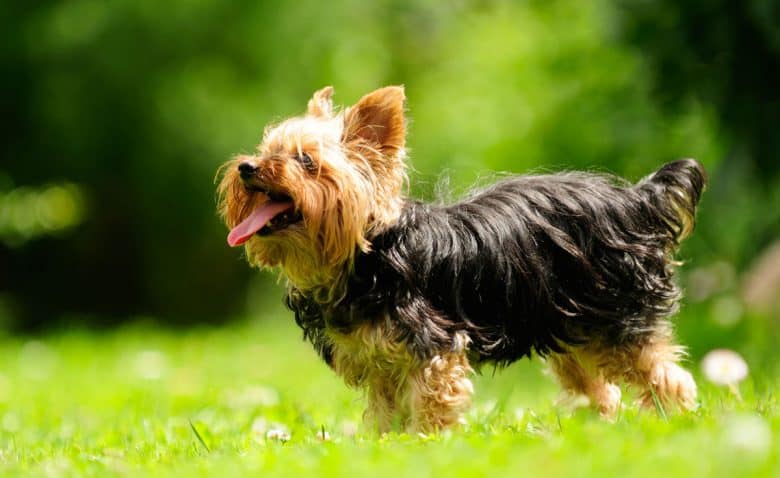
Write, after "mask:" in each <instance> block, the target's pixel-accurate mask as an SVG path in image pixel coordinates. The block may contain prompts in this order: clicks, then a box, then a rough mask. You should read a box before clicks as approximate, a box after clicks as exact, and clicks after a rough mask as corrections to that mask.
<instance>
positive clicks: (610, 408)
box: [547, 350, 621, 420]
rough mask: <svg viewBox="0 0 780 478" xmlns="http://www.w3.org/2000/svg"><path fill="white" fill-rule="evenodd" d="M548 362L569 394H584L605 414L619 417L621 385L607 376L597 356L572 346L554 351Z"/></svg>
mask: <svg viewBox="0 0 780 478" xmlns="http://www.w3.org/2000/svg"><path fill="white" fill-rule="evenodd" d="M547 362H548V364H549V365H550V369H551V370H552V372H553V373H554V374H555V376H556V377H557V378H558V381H559V382H560V384H561V387H563V390H564V393H565V394H566V395H567V396H568V397H566V398H574V397H576V396H579V395H584V396H586V397H588V399H589V400H590V402H591V405H593V406H594V407H595V408H596V409H597V410H598V411H599V414H601V416H602V417H604V418H606V419H608V420H612V419H614V418H615V416H616V415H617V412H618V410H619V409H620V403H621V401H620V398H621V392H620V387H619V386H617V385H616V384H614V383H612V382H610V381H609V380H608V379H607V377H606V376H605V374H604V372H603V370H601V368H600V367H599V366H598V362H597V360H596V357H591V356H590V355H589V354H587V353H586V352H584V351H582V350H571V351H568V352H564V353H554V354H551V355H550V356H549V357H548V358H547ZM561 401H562V400H561ZM559 402H560V401H559Z"/></svg>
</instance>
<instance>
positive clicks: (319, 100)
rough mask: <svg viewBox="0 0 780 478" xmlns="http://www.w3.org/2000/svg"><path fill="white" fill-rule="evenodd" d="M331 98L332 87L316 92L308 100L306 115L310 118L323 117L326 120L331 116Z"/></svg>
mask: <svg viewBox="0 0 780 478" xmlns="http://www.w3.org/2000/svg"><path fill="white" fill-rule="evenodd" d="M332 96H333V87H332V86H326V87H325V88H323V89H321V90H318V91H316V92H315V93H314V95H312V97H311V99H310V100H309V107H308V109H307V113H308V114H309V115H310V116H324V117H326V118H330V117H331V116H333V100H332V99H331V97H332Z"/></svg>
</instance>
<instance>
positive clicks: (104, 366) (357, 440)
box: [0, 308, 780, 478]
mask: <svg viewBox="0 0 780 478" xmlns="http://www.w3.org/2000/svg"><path fill="white" fill-rule="evenodd" d="M686 314H687V315H686V316H685V317H683V319H682V320H681V324H682V325H681V335H682V336H683V340H684V341H686V342H687V343H689V344H691V345H692V349H691V350H692V360H691V363H689V366H690V367H691V368H692V369H693V370H694V373H695V374H696V375H697V379H698V380H699V384H700V390H701V407H700V409H699V410H698V411H697V412H696V413H693V414H689V415H686V416H670V417H668V418H662V417H659V416H658V415H657V414H655V413H647V412H645V413H640V412H638V411H637V410H635V409H634V408H633V407H631V406H630V405H627V406H626V407H625V409H624V410H623V411H622V413H621V415H620V417H619V419H618V420H617V422H616V423H605V422H604V421H602V420H600V419H599V417H598V416H597V415H596V414H594V413H593V412H591V411H589V410H587V409H579V410H576V411H573V412H572V411H569V410H558V409H556V408H555V407H554V406H553V402H554V400H555V398H556V395H557V389H556V386H555V384H554V383H553V382H552V380H551V379H550V378H549V377H547V376H546V375H544V373H543V367H542V366H541V364H540V363H539V361H534V362H529V361H525V362H522V363H518V364H515V365H513V366H512V367H510V368H508V369H506V370H502V371H497V372H496V373H495V374H494V373H493V370H492V369H485V370H483V374H482V375H481V376H479V377H477V378H476V380H475V384H476V388H477V396H476V401H475V406H474V409H473V411H472V413H471V414H470V415H469V417H468V425H466V426H465V427H464V428H462V429H460V430H456V431H452V432H448V433H444V434H440V435H434V436H417V435H412V436H409V435H403V434H391V435H387V436H384V437H381V438H377V437H374V436H372V435H371V434H370V433H367V431H366V430H364V429H363V428H362V427H361V426H360V416H361V412H362V406H363V401H362V398H361V395H360V394H359V393H358V392H356V391H354V390H349V389H347V388H345V387H344V386H343V385H342V384H341V383H340V382H339V380H338V379H337V378H336V377H334V376H333V374H332V373H331V372H330V371H329V370H328V369H327V368H326V366H325V365H324V364H322V363H321V362H320V361H319V360H318V359H317V357H316V356H315V354H314V352H313V351H312V350H311V349H310V348H309V347H308V346H307V344H305V343H303V342H301V341H300V336H299V331H298V330H297V329H296V327H295V326H294V324H293V322H292V319H291V317H289V315H288V314H287V313H286V312H284V311H282V310H280V309H279V310H277V309H274V310H272V311H269V312H268V313H267V314H264V315H265V317H264V320H245V321H242V322H239V323H238V324H236V325H233V326H229V327H222V328H202V327H201V328H196V329H187V330H184V331H178V330H166V329H161V328H159V327H156V326H154V325H151V324H149V323H144V322H139V323H136V324H134V325H131V326H126V327H124V328H121V329H118V330H114V331H110V332H94V331H93V332H89V331H80V330H77V331H59V332H54V333H51V334H48V335H45V336H42V337H7V338H4V339H0V363H2V366H1V367H0V474H2V475H19V476H55V477H56V476H101V477H102V476H220V477H222V476H249V475H255V476H269V475H282V476H296V477H297V476H305V475H314V476H322V475H329V476H371V477H372V478H379V477H383V476H391V477H394V478H399V477H404V478H413V477H418V476H447V477H457V476H525V475H531V476H615V475H620V476H628V477H633V476H659V475H678V476H682V475H685V476H696V477H698V476H738V475H743V476H780V452H779V451H778V449H779V448H780V399H778V393H777V390H778V384H779V383H780V356H778V354H777V353H776V351H775V347H776V345H777V343H778V341H777V339H778V332H777V324H776V323H775V324H772V323H771V322H768V321H759V320H757V319H756V320H753V321H751V320H750V319H744V320H743V321H742V323H740V324H737V325H730V326H729V327H730V328H723V327H721V328H718V326H716V325H713V323H712V322H711V321H710V320H708V318H707V311H706V310H705V309H703V308H702V309H701V310H699V309H695V308H689V309H688V310H687V311H686ZM701 330H707V331H708V333H706V334H705V333H702V332H700V331H701ZM724 341H725V342H726V343H727V344H729V345H730V346H732V347H733V348H735V349H737V350H739V351H740V353H742V354H743V355H745V357H746V358H747V359H748V362H749V363H750V365H751V376H750V377H749V378H748V379H747V380H746V381H745V382H743V383H742V384H741V386H740V391H741V394H742V400H741V401H740V400H738V399H737V398H736V397H735V396H734V395H733V394H731V393H730V392H729V391H728V390H727V389H723V388H719V387H716V386H715V385H712V384H708V383H706V381H705V379H704V378H703V377H702V376H701V373H700V371H699V366H698V361H699V359H700V357H701V354H702V353H703V352H706V350H707V347H710V346H711V344H713V343H714V344H717V343H719V342H724ZM629 400H630V397H629ZM323 430H324V431H325V432H326V438H327V439H326V440H322V439H321V438H322V431H323ZM286 434H288V435H289V439H286V438H287V437H286V436H285V435H286Z"/></svg>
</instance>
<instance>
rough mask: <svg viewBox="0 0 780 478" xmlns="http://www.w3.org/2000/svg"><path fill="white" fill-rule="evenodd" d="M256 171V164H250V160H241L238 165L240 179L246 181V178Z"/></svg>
mask: <svg viewBox="0 0 780 478" xmlns="http://www.w3.org/2000/svg"><path fill="white" fill-rule="evenodd" d="M256 172H257V166H255V165H254V164H252V162H251V161H241V163H239V165H238V174H239V176H241V179H243V180H244V181H246V180H247V179H250V178H251V177H252V176H254V175H255V173H256Z"/></svg>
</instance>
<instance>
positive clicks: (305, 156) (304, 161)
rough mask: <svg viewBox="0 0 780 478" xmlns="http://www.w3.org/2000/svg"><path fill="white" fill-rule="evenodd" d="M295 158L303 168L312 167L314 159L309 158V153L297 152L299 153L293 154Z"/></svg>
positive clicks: (311, 168) (310, 168)
mask: <svg viewBox="0 0 780 478" xmlns="http://www.w3.org/2000/svg"><path fill="white" fill-rule="evenodd" d="M295 159H296V160H297V161H298V162H299V163H301V165H302V166H303V167H304V168H306V169H308V170H310V171H311V170H313V169H314V160H313V159H311V156H310V155H309V153H299V154H296V155H295Z"/></svg>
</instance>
